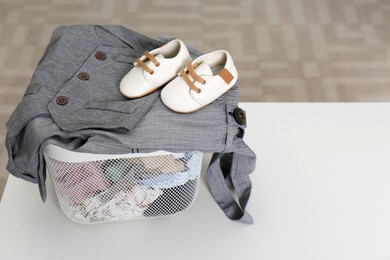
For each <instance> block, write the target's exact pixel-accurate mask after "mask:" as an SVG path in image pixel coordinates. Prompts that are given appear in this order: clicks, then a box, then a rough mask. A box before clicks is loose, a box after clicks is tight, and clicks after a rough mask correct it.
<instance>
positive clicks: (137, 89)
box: [119, 67, 153, 98]
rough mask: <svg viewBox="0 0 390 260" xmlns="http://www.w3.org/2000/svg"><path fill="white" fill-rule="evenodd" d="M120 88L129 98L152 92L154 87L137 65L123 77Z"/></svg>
mask: <svg viewBox="0 0 390 260" xmlns="http://www.w3.org/2000/svg"><path fill="white" fill-rule="evenodd" d="M119 90H120V92H121V93H122V94H123V95H124V96H126V97H128V98H138V97H142V96H145V95H147V94H148V93H150V92H151V91H152V90H153V87H152V86H151V85H150V84H149V83H148V82H147V81H146V79H145V77H144V75H143V71H142V70H139V69H138V67H136V68H133V69H132V70H131V71H130V72H129V73H127V74H126V76H124V77H123V78H122V80H121V82H120V84H119Z"/></svg>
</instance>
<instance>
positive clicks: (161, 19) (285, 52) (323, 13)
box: [0, 0, 390, 194]
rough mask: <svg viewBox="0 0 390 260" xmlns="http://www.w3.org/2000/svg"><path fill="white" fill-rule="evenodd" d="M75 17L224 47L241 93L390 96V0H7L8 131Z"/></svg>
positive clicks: (1, 131)
mask: <svg viewBox="0 0 390 260" xmlns="http://www.w3.org/2000/svg"><path fill="white" fill-rule="evenodd" d="M76 23H95V24H122V25H125V26H127V27H129V28H132V29H133V30H136V31H138V32H141V33H144V34H146V35H149V36H151V37H156V36H158V35H171V36H175V37H177V38H180V39H182V40H183V41H185V42H186V43H188V44H190V45H193V46H194V47H197V48H200V49H202V50H204V51H212V50H216V49H226V50H228V51H229V52H230V53H231V54H232V56H233V58H234V60H235V63H236V65H237V68H238V71H239V76H240V79H241V92H240V98H241V100H242V101H258V102H267V101H268V102H269V101H272V102H273V101H275V102H279V101H282V102H284V101H293V102H296V101H297V102H300V101H388V100H390V2H389V1H388V0H224V1H221V0H207V1H206V0H191V1H190V0H185V1H184V0H117V1H111V0H0V140H4V137H5V126H4V124H5V122H6V120H7V119H8V117H9V115H10V113H11V112H12V111H13V109H14V108H15V106H16V105H17V103H18V101H19V100H20V99H21V97H22V95H23V92H24V90H25V88H26V86H27V84H28V82H29V80H30V78H31V75H32V73H33V70H34V68H35V66H36V64H37V62H38V60H39V58H40V57H41V55H42V53H43V51H44V48H45V46H46V44H47V42H48V40H49V37H50V34H51V32H52V31H53V29H54V28H55V27H56V26H58V25H67V24H76ZM1 167H2V168H4V165H1ZM1 172H2V173H0V175H2V176H1V177H0V186H1V182H2V183H4V179H5V178H6V177H5V176H4V173H3V172H4V170H2V171H1ZM0 194H1V188H0Z"/></svg>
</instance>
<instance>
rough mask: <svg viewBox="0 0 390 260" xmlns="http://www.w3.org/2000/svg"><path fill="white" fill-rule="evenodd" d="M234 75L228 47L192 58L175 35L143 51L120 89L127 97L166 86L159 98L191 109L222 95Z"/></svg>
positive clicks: (178, 107)
mask: <svg viewBox="0 0 390 260" xmlns="http://www.w3.org/2000/svg"><path fill="white" fill-rule="evenodd" d="M237 78H238V75H237V70H236V67H235V66H234V63H233V59H232V57H231V56H230V54H229V53H228V52H227V51H225V50H218V51H214V52H211V53H208V54H205V55H202V56H199V57H198V58H196V59H195V60H194V61H192V59H191V56H190V54H189V52H188V50H187V47H186V46H185V44H184V43H183V42H182V41H181V40H178V39H175V40H172V41H170V42H168V43H167V44H165V45H163V46H161V47H159V48H157V49H154V50H152V51H150V52H147V51H145V53H144V55H143V56H142V57H141V58H138V59H137V60H136V62H135V63H134V68H133V69H132V70H130V71H129V72H128V73H127V75H126V76H125V77H124V78H123V79H122V80H121V82H120V92H121V93H122V94H123V95H124V96H126V97H128V98H140V97H143V96H146V95H148V94H150V93H152V92H154V91H156V90H157V89H159V88H161V87H163V86H165V87H164V88H163V90H162V91H161V100H162V102H163V103H164V104H165V105H166V106H167V107H169V108H170V109H172V110H173V111H176V112H179V113H190V112H194V111H196V110H199V109H201V108H202V107H204V106H206V105H208V104H210V103H211V102H213V101H214V100H216V99H217V98H218V97H219V96H221V95H223V94H224V93H225V92H227V91H228V90H229V89H230V88H232V87H233V86H234V84H235V83H236V81H237Z"/></svg>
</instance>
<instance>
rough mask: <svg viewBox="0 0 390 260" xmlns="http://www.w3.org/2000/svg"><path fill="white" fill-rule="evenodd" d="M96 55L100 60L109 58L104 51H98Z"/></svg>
mask: <svg viewBox="0 0 390 260" xmlns="http://www.w3.org/2000/svg"><path fill="white" fill-rule="evenodd" d="M95 57H96V59H98V60H105V59H106V58H107V55H106V54H105V53H104V52H102V51H98V52H96V54H95Z"/></svg>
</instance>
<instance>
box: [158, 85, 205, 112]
mask: <svg viewBox="0 0 390 260" xmlns="http://www.w3.org/2000/svg"><path fill="white" fill-rule="evenodd" d="M179 81H180V78H176V79H175V80H173V81H172V82H170V83H169V84H168V85H167V86H165V87H164V88H163V90H162V91H161V100H162V102H163V103H164V104H165V105H166V106H167V107H169V108H170V109H172V110H173V111H176V112H179V113H190V112H194V111H196V110H198V109H199V108H201V105H200V104H199V103H198V102H196V101H195V100H194V98H193V97H192V96H191V89H190V88H189V87H188V86H187V85H186V84H185V83H184V84H183V83H182V82H179Z"/></svg>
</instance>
